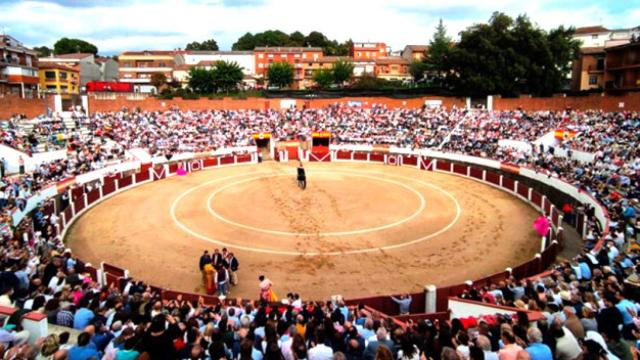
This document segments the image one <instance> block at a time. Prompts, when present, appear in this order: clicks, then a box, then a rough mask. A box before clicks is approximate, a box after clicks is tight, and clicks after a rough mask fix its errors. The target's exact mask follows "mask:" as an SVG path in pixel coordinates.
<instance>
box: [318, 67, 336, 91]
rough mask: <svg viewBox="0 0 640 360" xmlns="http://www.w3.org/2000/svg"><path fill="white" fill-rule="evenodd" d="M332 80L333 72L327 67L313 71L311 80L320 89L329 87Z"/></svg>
mask: <svg viewBox="0 0 640 360" xmlns="http://www.w3.org/2000/svg"><path fill="white" fill-rule="evenodd" d="M333 80H334V79H333V72H332V71H331V70H329V69H318V70H315V71H314V72H313V81H314V82H315V83H316V84H317V85H318V87H319V88H320V89H326V88H328V87H330V86H331V84H333Z"/></svg>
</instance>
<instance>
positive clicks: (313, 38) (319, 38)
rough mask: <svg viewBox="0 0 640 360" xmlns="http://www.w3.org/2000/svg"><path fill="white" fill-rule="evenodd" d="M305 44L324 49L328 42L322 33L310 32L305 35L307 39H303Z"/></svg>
mask: <svg viewBox="0 0 640 360" xmlns="http://www.w3.org/2000/svg"><path fill="white" fill-rule="evenodd" d="M305 42H306V44H307V45H309V46H315V47H321V48H324V47H325V46H326V45H327V43H328V42H329V40H327V37H326V36H324V34H323V33H321V32H319V31H312V32H310V33H309V35H307V37H305Z"/></svg>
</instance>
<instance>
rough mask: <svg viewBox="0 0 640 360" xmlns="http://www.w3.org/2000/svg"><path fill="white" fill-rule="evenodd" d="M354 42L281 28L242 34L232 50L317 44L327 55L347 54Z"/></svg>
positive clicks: (315, 32) (316, 33) (314, 32)
mask: <svg viewBox="0 0 640 360" xmlns="http://www.w3.org/2000/svg"><path fill="white" fill-rule="evenodd" d="M352 45H353V42H352V41H351V40H350V39H349V40H347V41H345V42H343V43H338V42H337V41H336V40H329V39H328V38H327V37H326V36H325V35H324V34H323V33H321V32H319V31H312V32H310V33H309V34H308V35H307V36H305V35H304V34H303V33H301V32H300V31H294V32H292V33H291V34H288V35H287V34H286V33H284V32H282V31H280V30H267V31H264V32H261V33H256V34H255V35H254V34H252V33H250V32H248V33H246V34H244V35H242V36H241V37H240V38H239V39H238V40H237V41H236V42H235V43H234V44H233V45H232V46H231V49H232V50H253V49H254V48H255V47H256V46H271V47H273V46H317V47H321V48H322V49H323V51H324V53H325V55H335V56H346V55H349V50H350V49H351V46H352Z"/></svg>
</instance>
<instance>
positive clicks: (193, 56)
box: [181, 51, 256, 75]
mask: <svg viewBox="0 0 640 360" xmlns="http://www.w3.org/2000/svg"><path fill="white" fill-rule="evenodd" d="M181 56H182V57H183V58H184V64H185V65H189V66H194V65H199V66H202V65H204V66H206V65H207V64H212V63H215V62H216V61H226V62H235V63H237V64H238V65H239V66H240V67H241V68H242V72H243V73H244V74H245V75H255V73H256V61H255V56H254V54H253V51H187V52H185V53H184V54H183V55H181Z"/></svg>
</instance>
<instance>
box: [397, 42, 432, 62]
mask: <svg viewBox="0 0 640 360" xmlns="http://www.w3.org/2000/svg"><path fill="white" fill-rule="evenodd" d="M428 50H429V46H428V45H407V46H405V47H404V50H402V57H403V58H405V59H407V60H408V61H409V62H414V61H424V60H425V59H426V58H427V51H428Z"/></svg>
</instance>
